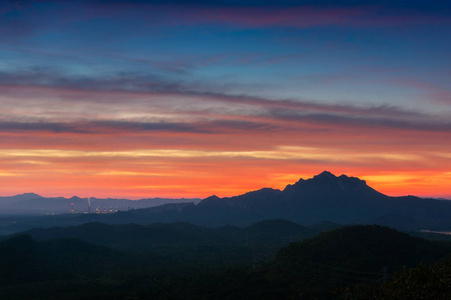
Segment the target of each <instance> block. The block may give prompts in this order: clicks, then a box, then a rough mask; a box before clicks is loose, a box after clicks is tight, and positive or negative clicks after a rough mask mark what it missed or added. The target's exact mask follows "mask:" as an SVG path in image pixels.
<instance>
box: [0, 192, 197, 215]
mask: <svg viewBox="0 0 451 300" xmlns="http://www.w3.org/2000/svg"><path fill="white" fill-rule="evenodd" d="M200 200H201V199H198V198H189V199H185V198H181V199H169V198H146V199H140V200H129V199H114V198H106V199H102V198H95V197H90V198H80V197H77V196H73V197H71V198H64V197H50V198H46V197H42V196H40V195H38V194H35V193H24V194H20V195H15V196H10V197H0V214H1V215H42V214H64V213H88V212H93V213H95V212H99V213H104V212H105V213H110V212H116V211H118V210H121V211H126V210H129V209H140V208H147V207H153V206H160V205H163V204H166V203H184V202H190V203H191V202H192V203H198V202H199V201H200Z"/></svg>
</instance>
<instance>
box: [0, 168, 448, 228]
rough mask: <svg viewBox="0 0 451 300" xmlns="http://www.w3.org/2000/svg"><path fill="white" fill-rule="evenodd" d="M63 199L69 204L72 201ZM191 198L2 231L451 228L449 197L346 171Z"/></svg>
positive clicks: (12, 226)
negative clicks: (267, 224) (188, 226)
mask: <svg viewBox="0 0 451 300" xmlns="http://www.w3.org/2000/svg"><path fill="white" fill-rule="evenodd" d="M45 199H48V200H49V201H50V200H51V201H52V202H56V201H60V200H58V199H56V198H53V199H51V198H43V199H39V201H44V200H45ZM63 200H64V202H69V201H68V199H64V198H63ZM63 200H61V201H63ZM96 200H98V199H96ZM112 200H114V199H105V201H108V202H110V203H111V201H112ZM187 200H188V199H184V203H174V202H173V203H167V204H164V205H160V206H154V207H148V208H143V209H132V210H127V211H119V212H117V213H114V214H107V215H95V216H94V215H92V214H85V215H79V216H77V215H74V216H72V217H71V218H68V217H65V216H54V217H53V218H52V219H43V218H41V219H39V220H38V219H36V221H33V220H30V219H28V220H27V223H26V224H25V225H26V226H25V225H24V224H23V223H17V224H16V223H14V224H12V225H8V226H3V227H2V231H3V232H5V233H13V232H18V231H22V230H26V229H27V228H32V227H51V226H74V225H80V224H83V223H87V222H103V223H107V224H126V223H136V224H150V223H154V222H164V223H169V222H191V223H193V224H196V225H201V226H208V227H219V226H224V225H235V226H241V227H244V226H249V225H251V224H253V223H257V222H260V221H263V220H270V219H285V220H287V221H291V222H295V223H298V224H302V225H304V226H305V225H311V224H315V223H320V222H324V221H329V222H332V223H336V224H341V225H345V224H380V225H384V226H390V227H393V228H397V229H400V230H414V231H419V230H421V229H428V230H435V231H451V217H450V216H451V201H448V200H437V199H426V198H419V197H415V196H403V197H390V196H387V195H384V194H382V193H380V192H378V191H376V190H375V189H373V188H371V187H370V186H368V185H367V184H366V182H365V181H364V180H361V179H359V178H356V177H349V176H346V175H340V176H335V175H334V174H332V173H330V172H327V171H324V172H322V173H320V174H318V175H316V176H314V177H313V178H310V179H300V180H299V181H297V182H296V183H294V184H289V185H287V186H286V187H285V188H284V189H283V190H278V189H272V188H262V189H260V190H256V191H251V192H247V193H245V194H242V195H238V196H233V197H224V198H220V197H218V196H215V195H213V196H210V197H208V198H205V199H203V200H201V201H200V202H199V203H197V204H195V203H193V202H189V201H187ZM30 201H35V200H28V201H23V202H21V203H27V204H28V203H30ZM61 201H60V202H61ZM77 201H85V200H84V199H77ZM116 201H117V200H116ZM121 201H122V200H121ZM147 201H148V200H140V201H139V202H138V203H140V202H143V204H144V203H145V204H146V205H147ZM149 201H150V200H149ZM92 202H93V200H92V199H91V203H92ZM131 202H133V201H130V200H127V202H126V203H127V204H128V203H131ZM180 202H182V201H180ZM138 203H137V204H138ZM65 205H66V207H67V206H68V205H67V204H65ZM74 205H75V206H76V205H78V204H77V203H75V204H74ZM149 206H150V205H149ZM135 208H136V207H135ZM33 222H34V223H33ZM24 226H25V227H24Z"/></svg>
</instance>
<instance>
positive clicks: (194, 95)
mask: <svg viewBox="0 0 451 300" xmlns="http://www.w3.org/2000/svg"><path fill="white" fill-rule="evenodd" d="M263 2H264V1H263ZM167 3H168V4H167V5H166V4H165V5H162V4H158V3H157V1H112V2H106V1H92V2H91V1H80V2H77V3H72V2H69V1H68V2H64V1H59V2H52V1H46V2H41V3H40V2H39V1H38V2H33V3H31V1H30V2H23V3H21V2H20V1H19V2H16V1H14V2H13V1H12V2H9V1H6V2H5V4H4V5H3V6H2V7H1V9H0V14H1V15H2V17H1V21H0V26H1V28H2V29H1V30H0V37H1V43H0V57H1V61H0V106H1V110H0V194H1V195H2V196H6V195H14V194H19V193H24V192H35V193H38V194H41V195H42V196H66V197H69V196H73V195H77V196H80V197H87V196H95V197H128V198H131V199H139V198H149V197H176V198H180V197H185V198H186V197H207V196H210V195H213V194H216V195H218V196H222V197H224V196H233V195H237V194H241V193H245V192H247V191H250V190H256V189H259V188H263V187H273V188H280V189H283V188H284V187H285V186H286V185H287V184H292V183H294V182H296V181H297V180H299V178H304V179H306V178H310V177H312V176H313V175H315V174H318V173H320V172H322V171H324V170H328V171H330V172H332V173H334V174H336V175H341V174H347V175H348V176H355V177H359V178H361V179H364V180H366V181H367V183H368V184H369V185H370V186H371V187H373V188H375V189H376V190H378V191H380V192H382V193H386V194H388V195H393V196H396V195H407V194H413V195H417V196H424V197H443V198H451V73H450V70H451V56H450V53H451V38H450V36H451V10H450V9H449V8H446V7H445V8H443V7H439V6H438V5H436V6H434V5H432V4H431V6H428V5H427V4H422V3H423V2H418V3H417V2H416V1H413V2H412V3H413V4H412V5H405V6H403V5H401V4H399V5H397V6H391V5H390V4H389V2H384V1H382V2H380V4H378V5H375V3H372V4H371V3H370V4H368V5H353V4H351V3H349V4H345V3H346V1H344V2H343V4H341V5H337V4H334V3H336V1H330V3H329V2H328V1H325V2H324V4H322V5H312V4H309V5H305V4H303V3H302V2H299V3H298V2H296V1H293V2H290V4H286V5H280V4H279V5H276V4H274V3H276V2H271V1H268V3H266V2H265V4H256V3H258V2H255V1H250V2H249V3H248V2H246V1H244V2H243V4H241V5H238V4H236V5H234V4H227V2H226V1H223V2H221V1H219V2H218V3H216V2H215V1H213V2H212V3H211V5H204V4H202V2H198V1H192V2H190V1H187V2H183V1H182V2H180V1H174V2H173V3H172V2H171V1H168V2H167ZM236 3H238V2H236ZM293 3H294V4H293ZM424 3H426V2H424ZM56 16H58V17H56ZM4 28H5V29H4Z"/></svg>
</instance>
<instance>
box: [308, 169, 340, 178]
mask: <svg viewBox="0 0 451 300" xmlns="http://www.w3.org/2000/svg"><path fill="white" fill-rule="evenodd" d="M315 178H318V179H319V178H337V176H335V175H334V174H332V173H331V172H329V171H323V172H321V173H320V174H318V175H315V176H313V179H315Z"/></svg>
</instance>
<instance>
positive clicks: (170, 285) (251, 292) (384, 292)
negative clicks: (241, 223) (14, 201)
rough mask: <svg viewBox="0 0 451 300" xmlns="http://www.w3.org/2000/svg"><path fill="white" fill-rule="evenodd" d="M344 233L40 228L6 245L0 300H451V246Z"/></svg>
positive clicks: (389, 232) (376, 229)
mask: <svg viewBox="0 0 451 300" xmlns="http://www.w3.org/2000/svg"><path fill="white" fill-rule="evenodd" d="M338 227H339V226H338V225H337V224H333V223H321V224H318V225H315V226H310V227H304V226H301V225H298V224H295V223H291V222H288V221H284V220H272V221H264V222H260V223H256V224H254V225H252V226H249V227H245V228H239V227H233V226H224V227H219V228H215V229H211V228H205V227H200V226H195V225H192V224H189V223H172V224H150V225H135V224H128V225H106V224H102V223H89V224H85V225H81V226H75V227H68V228H59V227H55V228H49V229H33V230H30V231H28V232H25V233H23V234H18V235H14V236H10V237H5V238H4V239H3V241H2V242H0V299H370V298H374V299H451V260H450V254H451V243H449V242H443V241H441V242H440V241H429V240H425V239H422V238H418V237H412V236H410V235H407V234H405V233H401V232H398V231H396V230H394V229H390V228H387V227H381V226H377V225H366V226H346V227H341V228H338ZM334 228H336V229H334ZM322 231H323V232H322ZM319 232H322V233H319Z"/></svg>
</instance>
